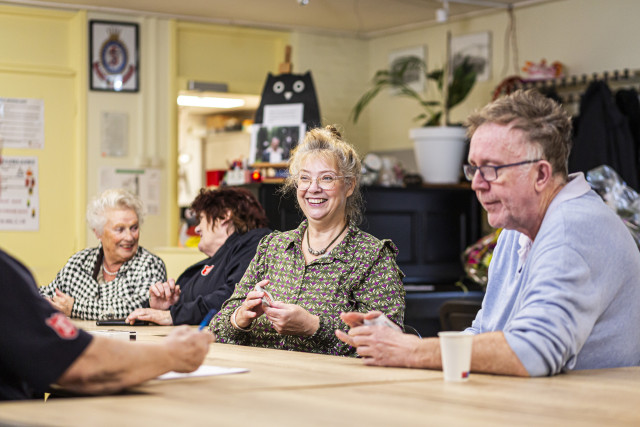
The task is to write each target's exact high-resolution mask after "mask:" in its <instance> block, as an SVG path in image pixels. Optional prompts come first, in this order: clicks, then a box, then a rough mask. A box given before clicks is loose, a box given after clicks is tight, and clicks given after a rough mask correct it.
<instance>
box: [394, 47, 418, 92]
mask: <svg viewBox="0 0 640 427" xmlns="http://www.w3.org/2000/svg"><path fill="white" fill-rule="evenodd" d="M426 50H427V47H426V46H416V47H410V48H407V49H400V50H394V51H392V52H391V53H390V54H389V70H393V69H394V68H396V67H398V62H399V61H401V60H402V59H403V58H406V57H408V56H415V57H416V58H419V59H421V60H422V61H423V62H424V63H425V64H426V62H427V60H426V58H427V53H426ZM424 71H425V70H421V69H417V68H416V69H411V70H407V72H405V73H404V83H405V84H406V85H407V86H409V87H410V88H411V89H413V90H415V91H416V92H424V90H425V72H424ZM391 90H392V91H397V89H391Z"/></svg>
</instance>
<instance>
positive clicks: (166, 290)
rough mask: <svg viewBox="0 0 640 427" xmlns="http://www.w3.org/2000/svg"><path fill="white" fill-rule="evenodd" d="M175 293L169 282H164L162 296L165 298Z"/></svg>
mask: <svg viewBox="0 0 640 427" xmlns="http://www.w3.org/2000/svg"><path fill="white" fill-rule="evenodd" d="M172 293H173V291H172V290H171V286H170V285H169V283H168V282H164V283H163V284H162V297H163V298H168V297H169V296H171V294H172Z"/></svg>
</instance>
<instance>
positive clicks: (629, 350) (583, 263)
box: [468, 173, 640, 376]
mask: <svg viewBox="0 0 640 427" xmlns="http://www.w3.org/2000/svg"><path fill="white" fill-rule="evenodd" d="M571 178H572V179H571V181H570V182H569V183H568V184H567V185H566V186H565V187H564V188H563V189H562V190H561V191H560V193H558V195H556V197H555V199H554V200H553V202H552V203H551V205H550V206H549V209H548V210H547V213H546V215H545V217H544V220H543V222H542V225H541V227H540V231H539V232H538V234H537V236H536V238H535V241H534V242H533V245H532V246H531V248H530V251H529V253H528V256H527V257H526V258H525V259H524V262H523V265H522V266H519V260H520V257H519V255H518V250H519V249H520V245H519V239H520V238H521V237H520V236H522V235H521V234H520V233H518V232H516V231H513V230H504V231H503V232H502V233H501V234H500V238H499V240H498V244H497V246H496V248H495V251H494V253H493V258H492V261H491V264H490V266H489V284H488V286H487V292H486V296H485V298H484V301H483V304H482V309H481V310H480V312H479V313H478V316H477V317H476V319H475V320H474V322H473V325H472V326H471V328H469V329H468V331H471V332H473V333H482V332H490V331H503V332H504V335H505V338H506V340H507V342H508V344H509V346H510V347H511V348H512V349H513V351H514V352H515V354H516V355H517V356H518V358H519V359H520V361H521V362H522V364H523V365H524V367H525V368H526V369H527V371H528V372H529V374H530V375H531V376H542V375H554V374H557V373H559V372H562V371H566V370H572V369H595V368H610V367H618V366H631V365H638V364H640V252H639V251H638V248H637V247H636V245H635V243H634V241H633V239H632V237H631V234H630V233H629V231H628V230H627V229H626V227H625V226H624V224H623V223H622V221H621V220H620V219H619V218H618V216H617V215H616V214H615V213H614V212H613V211H612V210H611V209H610V208H609V207H607V206H606V205H605V204H604V202H602V200H601V198H600V197H599V196H598V195H597V194H596V193H595V192H593V191H592V190H590V189H589V185H588V184H587V182H586V181H585V180H584V176H583V175H582V174H581V173H580V174H575V175H572V176H571Z"/></svg>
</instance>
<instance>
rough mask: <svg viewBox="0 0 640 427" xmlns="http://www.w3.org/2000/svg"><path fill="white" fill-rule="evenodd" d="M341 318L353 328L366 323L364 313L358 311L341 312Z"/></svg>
mask: <svg viewBox="0 0 640 427" xmlns="http://www.w3.org/2000/svg"><path fill="white" fill-rule="evenodd" d="M340 319H342V321H343V322H344V323H346V324H347V325H349V326H351V327H352V328H353V327H355V326H361V325H363V324H364V314H362V313H357V312H354V311H352V312H347V313H340Z"/></svg>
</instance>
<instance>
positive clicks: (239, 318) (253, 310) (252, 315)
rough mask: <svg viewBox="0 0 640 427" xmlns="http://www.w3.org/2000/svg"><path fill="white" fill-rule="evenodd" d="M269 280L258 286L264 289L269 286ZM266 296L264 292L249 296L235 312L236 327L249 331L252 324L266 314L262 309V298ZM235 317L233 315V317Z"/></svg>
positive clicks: (254, 292) (252, 293)
mask: <svg viewBox="0 0 640 427" xmlns="http://www.w3.org/2000/svg"><path fill="white" fill-rule="evenodd" d="M269 283H271V282H269V280H262V281H260V282H258V283H257V284H256V286H259V287H261V288H262V287H264V286H266V285H268V284H269ZM263 296H264V292H263V291H255V290H254V291H251V292H249V293H248V294H247V297H246V298H245V300H244V301H243V302H242V304H240V307H238V308H237V309H236V311H235V322H236V326H238V327H239V328H242V329H247V328H248V327H249V326H251V322H253V321H254V320H255V319H257V318H258V317H260V316H262V315H263V314H264V310H263V308H262V297H263ZM232 316H233V315H232Z"/></svg>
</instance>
